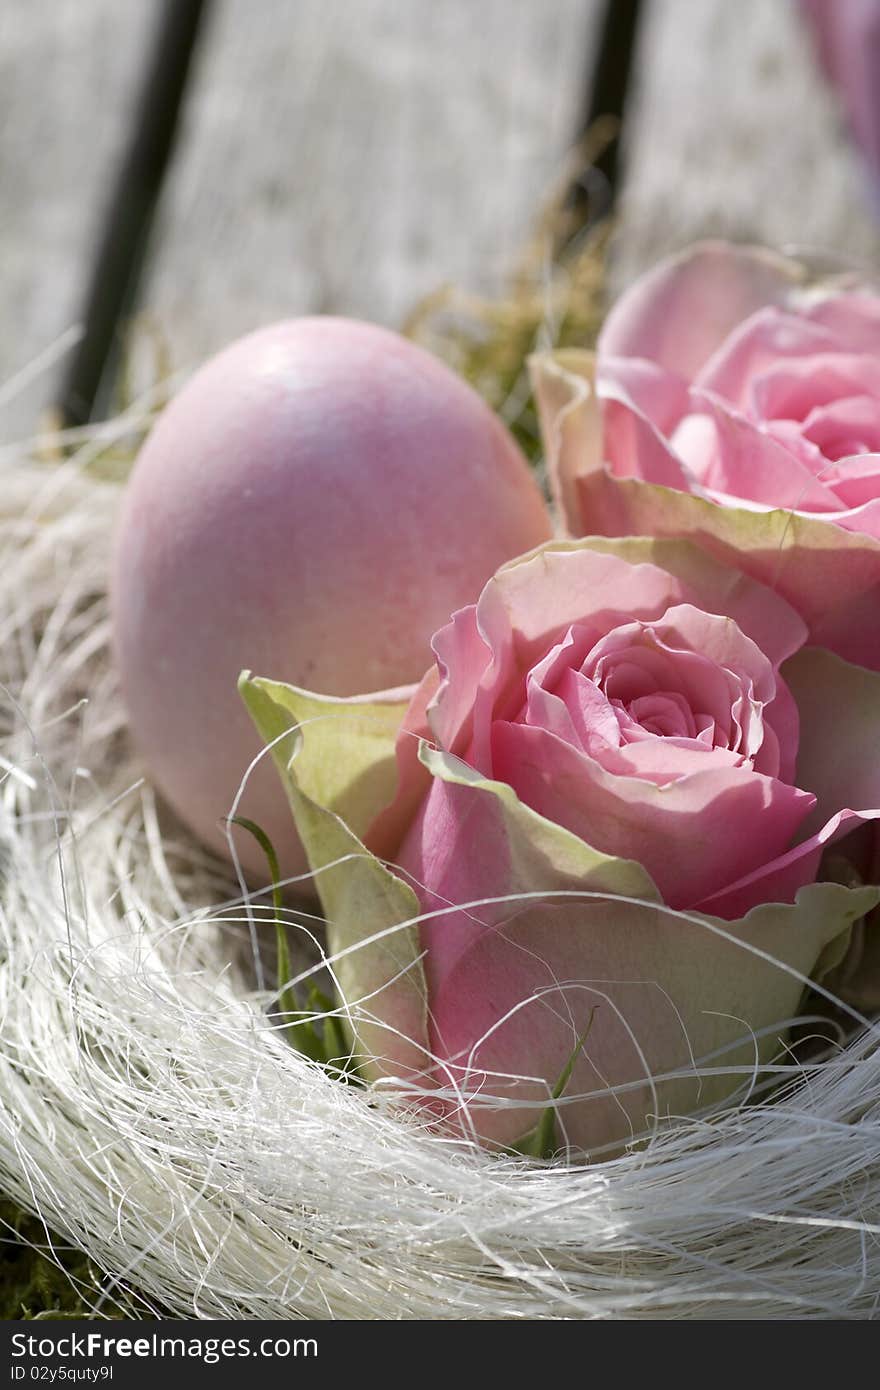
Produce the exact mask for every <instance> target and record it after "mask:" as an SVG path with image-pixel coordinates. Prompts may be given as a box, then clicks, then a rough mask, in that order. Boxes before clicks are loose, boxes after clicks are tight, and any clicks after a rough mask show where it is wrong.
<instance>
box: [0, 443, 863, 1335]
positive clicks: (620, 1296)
mask: <svg viewBox="0 0 880 1390" xmlns="http://www.w3.org/2000/svg"><path fill="white" fill-rule="evenodd" d="M119 428H120V429H122V428H123V426H120V427H119ZM83 464H84V451H83V455H81V456H80V457H79V458H78V459H77V460H76V461H75V462H74V463H73V464H65V465H63V466H61V467H58V468H54V469H50V468H46V467H42V468H41V467H39V466H36V465H34V464H33V463H31V462H30V461H29V460H28V458H27V454H26V451H24V450H22V451H20V452H19V453H18V454H16V452H15V451H6V453H5V455H4V457H3V461H2V493H0V514H2V515H0V544H2V565H0V680H2V683H3V689H2V699H0V755H2V759H3V762H2V766H0V777H2V779H3V780H2V789H0V849H2V860H0V866H2V884H0V1009H2V1013H0V1018H2V1024H0V1039H2V1042H0V1054H2V1055H0V1188H2V1189H3V1190H5V1192H6V1193H8V1194H9V1195H10V1196H12V1197H14V1198H15V1200H16V1201H18V1202H19V1203H20V1204H21V1205H23V1206H24V1207H26V1208H28V1209H30V1210H32V1211H33V1212H35V1213H38V1214H39V1216H40V1217H41V1218H42V1219H43V1220H44V1221H45V1224H46V1227H47V1232H48V1231H51V1232H55V1233H57V1234H59V1235H61V1236H62V1237H63V1238H65V1239H66V1240H67V1241H70V1242H72V1243H73V1244H75V1245H76V1246H78V1247H80V1248H81V1249H82V1250H83V1251H85V1252H86V1253H87V1254H88V1255H89V1256H90V1257H91V1259H92V1260H93V1261H94V1263H95V1264H96V1265H97V1266H98V1267H99V1268H100V1269H101V1270H102V1271H103V1272H104V1275H105V1278H104V1281H103V1286H102V1289H101V1290H100V1291H98V1292H96V1291H95V1290H91V1291H84V1296H85V1297H86V1299H87V1301H88V1302H89V1303H90V1304H91V1306H92V1307H93V1309H94V1310H95V1311H96V1312H98V1313H100V1312H112V1311H113V1310H114V1308H115V1307H116V1306H117V1304H118V1301H119V1300H120V1298H122V1297H123V1296H124V1295H125V1294H126V1293H128V1295H129V1297H133V1298H134V1300H135V1302H134V1307H135V1309H136V1310H139V1311H140V1312H141V1313H143V1314H144V1315H147V1316H148V1315H150V1313H151V1312H154V1311H156V1310H168V1311H170V1312H172V1313H174V1314H177V1315H182V1316H198V1317H205V1318H214V1317H233V1318H277V1317H288V1318H383V1319H389V1318H400V1317H404V1318H484V1319H485V1318H490V1319H497V1318H530V1319H532V1318H593V1317H623V1318H638V1317H665V1318H681V1317H687V1318H694V1317H743V1316H746V1317H769V1318H774V1317H791V1316H797V1315H800V1316H813V1317H827V1316H847V1317H870V1316H871V1315H872V1314H873V1313H874V1311H875V1308H876V1306H877V1303H878V1295H880V1240H878V1236H880V1049H878V1048H877V1045H876V1044H877V1037H878V1032H877V1031H875V1032H874V1034H873V1035H872V1034H871V1033H870V1032H868V1033H865V1032H864V1031H863V1032H862V1033H861V1035H860V1036H859V1037H858V1038H856V1039H855V1040H853V1041H851V1042H850V1043H849V1045H848V1046H846V1047H845V1048H841V1049H840V1050H839V1051H837V1052H836V1053H835V1054H834V1055H833V1056H832V1058H831V1059H830V1060H828V1061H827V1062H825V1063H824V1064H823V1065H822V1066H821V1067H811V1068H810V1069H809V1071H803V1070H801V1069H799V1068H798V1067H797V1066H795V1065H792V1067H791V1069H790V1070H791V1076H790V1079H789V1082H788V1083H787V1084H788V1090H787V1091H786V1092H785V1094H784V1095H783V1096H782V1098H778V1097H777V1098H776V1099H775V1100H772V1101H766V1102H762V1103H755V1102H754V1098H752V1101H751V1103H748V1104H745V1105H743V1106H741V1107H739V1108H736V1109H733V1110H730V1111H728V1112H727V1113H726V1114H724V1115H722V1116H721V1117H716V1118H714V1119H712V1120H711V1121H709V1122H707V1121H705V1120H691V1121H682V1122H681V1123H680V1124H679V1125H678V1126H673V1127H669V1128H666V1129H665V1130H663V1131H661V1132H658V1134H657V1135H656V1136H655V1138H654V1140H653V1141H652V1142H651V1144H650V1145H649V1146H648V1147H647V1148H643V1149H641V1150H638V1151H634V1152H632V1153H631V1154H629V1155H627V1156H625V1157H622V1158H618V1159H616V1160H613V1161H609V1162H606V1163H602V1164H597V1165H595V1166H593V1167H567V1168H566V1167H564V1166H555V1167H549V1166H543V1167H542V1166H536V1165H529V1164H527V1163H526V1162H524V1161H523V1162H520V1161H519V1160H514V1159H507V1158H501V1159H499V1158H497V1157H492V1156H490V1155H488V1154H485V1153H482V1152H480V1151H478V1150H474V1149H468V1148H466V1147H464V1146H461V1145H459V1146H455V1145H452V1144H450V1143H449V1142H444V1141H443V1140H442V1139H441V1138H439V1137H437V1136H436V1135H431V1134H430V1133H428V1132H426V1131H425V1130H424V1129H423V1128H421V1127H419V1126H418V1125H417V1124H415V1123H414V1122H413V1121H412V1120H411V1119H410V1120H409V1121H407V1122H404V1121H402V1120H401V1119H399V1118H397V1117H396V1116H395V1114H394V1111H393V1109H392V1107H391V1105H390V1104H389V1101H388V1099H387V1097H385V1096H384V1095H382V1094H378V1095H376V1096H371V1095H370V1093H369V1092H365V1091H362V1090H358V1089H356V1088H352V1087H348V1086H345V1085H343V1084H340V1083H339V1082H336V1081H333V1080H331V1079H330V1078H329V1077H328V1076H327V1075H325V1074H324V1073H323V1072H322V1071H321V1070H320V1069H319V1068H318V1067H315V1066H312V1065H311V1064H310V1063H308V1062H306V1061H304V1060H303V1059H301V1058H300V1057H299V1055H298V1054H296V1053H295V1052H294V1051H293V1050H292V1049H291V1048H290V1046H288V1045H287V1043H286V1042H285V1041H284V1040H283V1038H282V1037H281V1036H280V1035H279V1034H278V1033H277V1032H275V1031H273V1028H272V1026H271V1022H270V1020H269V1019H268V1017H267V1003H268V1002H269V999H270V996H269V994H268V993H266V992H262V993H261V992H259V991H258V990H257V989H256V987H255V984H254V967H253V955H252V952H251V948H250V941H251V931H252V929H253V926H254V919H255V913H256V914H257V915H259V911H260V909H259V907H257V908H253V907H248V905H247V903H243V902H242V900H241V899H240V898H238V899H237V900H236V898H235V896H234V895H235V891H236V890H235V888H234V886H233V887H230V882H229V881H227V879H226V878H225V877H224V871H223V870H222V869H221V868H218V867H217V866H216V865H214V864H213V862H212V861H210V860H209V859H208V858H207V857H206V856H205V855H203V854H201V853H200V851H199V850H198V849H197V848H196V847H195V846H194V845H193V844H192V843H190V842H189V841H188V840H187V839H186V837H185V836H184V835H183V834H182V833H181V832H179V831H178V830H177V829H174V828H172V829H169V828H168V826H166V825H165V824H164V820H163V817H162V815H161V813H159V812H157V807H156V803H155V801H154V798H153V796H152V794H151V792H150V790H149V787H148V786H146V785H145V784H143V783H142V782H141V781H140V778H141V769H140V767H139V766H138V763H137V760H136V758H135V757H134V755H133V753H132V751H131V750H130V748H129V744H128V740H127V738H126V730H125V720H124V713H123V710H122V707H121V704H120V701H119V697H118V694H117V689H116V684H115V681H114V677H113V672H112V669H111V666H110V662H109V659H108V650H107V637H108V623H107V605H106V595H105V576H106V557H107V551H108V538H109V532H110V527H111V520H112V514H113V510H114V506H115V502H116V495H117V494H116V490H115V489H114V488H113V487H111V486H109V485H106V484H101V483H100V482H96V481H94V480H91V479H90V478H89V476H88V475H87V474H86V472H84V469H83ZM161 827H164V838H163V829H162V828H161ZM232 882H233V884H234V880H232ZM224 899H225V902H224Z"/></svg>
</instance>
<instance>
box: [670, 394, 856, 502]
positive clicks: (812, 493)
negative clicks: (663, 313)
mask: <svg viewBox="0 0 880 1390" xmlns="http://www.w3.org/2000/svg"><path fill="white" fill-rule="evenodd" d="M692 398H693V402H694V408H695V409H696V410H697V411H701V412H703V413H705V414H708V415H710V416H711V417H712V420H713V422H714V424H715V428H716V431H717V446H716V449H715V451H714V452H713V453H712V455H710V457H709V459H708V460H707V463H708V467H707V469H706V471H705V472H704V473H702V474H701V475H700V482H701V483H703V484H704V485H705V486H706V487H710V488H713V489H714V490H716V491H718V492H723V493H726V494H727V495H728V496H730V497H744V498H748V499H749V500H751V501H753V502H760V503H761V504H762V505H764V506H772V507H791V508H792V509H795V510H800V511H815V512H834V511H843V504H842V502H840V500H839V499H838V498H837V497H835V495H834V493H833V492H832V491H831V490H830V488H827V487H825V486H824V484H823V483H821V482H820V481H819V479H818V478H816V477H815V475H814V474H812V473H811V472H809V470H808V469H806V468H804V466H803V465H802V464H801V463H800V461H799V460H798V459H797V458H796V457H795V455H794V454H792V453H790V452H789V450H788V449H785V448H783V447H782V445H781V444H778V443H777V442H776V440H774V439H772V438H771V437H770V436H769V435H767V434H765V433H763V432H762V431H761V430H760V429H759V428H758V427H757V426H756V425H755V424H754V423H753V422H752V421H751V420H748V419H746V417H745V416H744V415H740V414H739V413H738V412H737V411H735V410H732V409H731V408H730V407H729V406H728V405H727V404H726V403H725V402H724V401H722V400H720V399H719V398H718V397H717V396H713V395H711V394H710V393H709V392H701V391H694V392H693V393H692Z"/></svg>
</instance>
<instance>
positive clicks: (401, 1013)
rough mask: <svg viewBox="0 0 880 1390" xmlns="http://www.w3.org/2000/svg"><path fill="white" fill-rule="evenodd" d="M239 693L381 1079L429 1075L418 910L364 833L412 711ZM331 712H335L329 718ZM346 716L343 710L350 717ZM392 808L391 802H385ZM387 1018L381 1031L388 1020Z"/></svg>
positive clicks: (280, 693)
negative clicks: (279, 787) (271, 769)
mask: <svg viewBox="0 0 880 1390" xmlns="http://www.w3.org/2000/svg"><path fill="white" fill-rule="evenodd" d="M239 690H240V692H241V695H242V698H243V699H244V701H245V704H246V705H247V708H248V710H249V712H250V714H251V717H252V719H253V721H254V723H255V724H256V726H257V729H258V731H259V732H260V734H261V735H262V737H263V738H264V739H265V740H266V742H267V743H271V744H272V745H273V746H272V755H273V757H274V759H275V763H276V765H277V767H278V769H279V772H280V773H281V777H282V780H283V783H284V787H285V790H286V792H287V795H288V798H289V800H290V805H291V810H292V812H293V818H294V821H295V823H296V829H297V831H298V833H299V835H300V838H301V839H302V842H303V845H304V846H305V850H306V854H307V855H308V859H309V864H310V865H311V868H312V871H313V872H314V874H315V876H316V878H315V886H316V888H317V890H318V893H319V896H320V899H321V905H322V907H323V909H324V913H325V915H326V918H327V938H328V946H329V954H330V957H331V965H332V968H333V970H334V973H335V975H336V978H337V980H338V981H339V986H340V991H341V994H342V997H343V999H344V1000H345V1003H346V1006H347V1011H348V1017H349V1022H350V1024H351V1026H352V1029H353V1032H354V1034H355V1039H356V1045H357V1047H358V1048H359V1050H360V1051H361V1052H363V1054H364V1055H365V1056H366V1057H367V1058H368V1063H367V1065H366V1067H365V1068H364V1070H365V1072H366V1073H367V1074H372V1075H374V1076H376V1075H378V1076H382V1075H399V1074H401V1073H402V1072H411V1071H421V1070H422V1069H423V1068H424V1065H425V1049H426V1047H427V1028H426V992H425V980H424V974H423V971H422V966H421V960H420V948H419V939H418V930H417V927H416V926H415V925H414V923H415V919H416V918H417V917H418V914H419V904H418V901H417V899H416V896H415V894H414V893H413V891H412V889H411V888H409V887H408V886H407V885H406V884H405V883H403V882H402V881H401V880H400V879H399V878H397V877H396V876H395V875H394V874H392V873H391V872H390V871H389V870H388V869H386V868H385V867H384V865H383V864H381V863H380V861H379V860H378V859H377V858H376V857H375V856H374V855H373V854H371V853H370V852H369V851H368V850H367V849H366V847H365V846H364V844H363V843H362V841H361V839H360V838H359V836H358V833H357V831H358V830H360V832H361V833H363V831H364V830H365V829H366V828H367V826H368V825H369V823H370V821H371V820H372V819H373V816H374V815H375V813H376V810H377V799H378V804H379V805H383V804H387V802H388V801H390V800H391V797H392V796H393V794H394V789H395V784H396V776H397V773H396V764H395V761H394V735H395V733H396V731H397V727H398V725H399V723H400V720H401V718H402V717H403V712H404V711H405V708H406V703H407V702H406V701H403V702H402V703H403V708H401V702H399V701H398V702H397V703H396V704H395V702H394V701H393V700H391V699H389V700H388V701H387V702H384V701H381V700H380V701H377V700H376V699H375V697H373V698H372V700H371V701H328V700H327V699H326V698H324V697H321V696H315V695H310V694H309V693H308V692H305V691H300V690H296V689H294V688H293V687H292V686H286V685H282V684H280V683H279V682H276V681H268V680H262V679H253V678H251V677H250V676H249V674H248V673H244V674H243V675H242V677H241V679H240V681H239ZM328 707H329V708H328ZM340 707H343V708H340ZM382 798H384V800H382ZM380 1020H381V1021H380Z"/></svg>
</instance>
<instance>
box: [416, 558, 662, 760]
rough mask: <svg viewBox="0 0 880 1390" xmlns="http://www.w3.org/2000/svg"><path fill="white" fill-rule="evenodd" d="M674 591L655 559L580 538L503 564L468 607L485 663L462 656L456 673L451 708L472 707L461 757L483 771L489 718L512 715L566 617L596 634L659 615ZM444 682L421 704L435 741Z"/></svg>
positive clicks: (442, 723)
mask: <svg viewBox="0 0 880 1390" xmlns="http://www.w3.org/2000/svg"><path fill="white" fill-rule="evenodd" d="M679 597H680V589H679V585H678V583H677V581H676V580H675V578H674V577H673V576H671V575H669V574H668V573H666V572H665V571H663V570H661V569H659V568H658V567H657V566H655V565H651V564H642V565H632V564H630V563H628V562H627V561H626V560H623V559H622V558H620V557H619V556H617V555H614V554H612V553H607V552H602V551H598V550H593V549H591V548H589V547H588V546H583V545H581V546H566V545H561V546H557V545H554V544H553V543H552V542H551V544H550V545H548V546H542V547H541V548H540V549H539V550H536V551H534V552H532V554H531V555H526V556H523V557H522V558H521V559H519V560H514V561H512V562H511V563H510V564H508V565H505V566H504V567H503V568H502V569H500V570H499V571H498V573H497V574H496V575H495V577H494V578H493V579H491V580H490V581H489V583H488V584H487V585H486V587H485V588H484V590H483V592H482V594H481V595H480V598H479V602H478V604H477V610H476V623H477V627H478V629H479V632H480V634H481V636H482V639H483V641H484V642H485V643H486V644H487V646H488V647H489V649H490V650H491V653H492V659H491V664H490V665H489V666H488V667H486V668H485V669H483V670H477V669H476V666H474V668H473V669H471V668H469V667H467V666H466V664H465V662H464V661H463V662H462V665H461V669H460V670H458V671H457V675H456V684H455V692H454V699H455V701H456V702H457V703H456V709H458V708H467V704H468V702H470V705H471V706H472V708H473V723H472V739H473V741H472V744H471V745H470V747H469V749H468V752H467V758H468V761H469V762H470V763H472V764H473V765H474V766H475V767H479V768H480V769H481V770H483V771H484V772H488V771H489V769H490V767H491V763H490V760H489V759H490V749H489V730H490V725H491V721H492V719H493V718H494V717H496V716H498V715H499V714H500V716H501V717H502V718H516V717H517V715H518V714H519V712H520V709H521V707H522V704H523V701H524V698H525V678H526V675H527V673H528V671H529V670H530V669H531V668H532V667H533V666H534V665H535V663H536V662H537V661H539V660H540V659H541V658H542V657H543V656H544V655H545V654H546V652H547V648H548V646H550V645H551V644H553V643H555V642H556V641H558V640H559V638H561V637H562V635H563V634H564V633H565V632H566V631H567V629H568V628H570V627H571V626H572V624H574V623H577V624H578V626H579V627H583V628H587V627H588V626H589V627H592V628H593V631H594V634H595V637H598V636H599V634H600V633H602V632H605V631H607V630H608V628H610V627H614V626H616V625H617V624H618V623H619V622H620V621H621V620H622V619H626V620H629V619H630V618H631V617H633V616H635V617H645V618H651V617H656V616H659V615H660V614H661V613H663V612H665V610H666V608H667V607H669V605H670V604H671V603H674V602H675V601H676V600H677V599H678V598H679ZM595 637H594V639H593V640H595ZM444 650H446V649H445V648H444ZM451 689H452V685H451V684H444V685H441V687H440V690H439V691H438V694H437V698H436V700H435V702H434V705H433V706H432V708H431V709H430V710H429V717H430V721H431V726H432V728H433V729H434V730H435V732H436V734H437V737H438V742H440V743H441V746H445V737H444V735H445V734H446V732H447V730H448V728H449V727H451V726H453V725H454V723H455V721H447V717H446V706H447V701H448V700H449V699H450V698H451V697H450V694H449V692H450V690H451ZM456 746H458V744H456Z"/></svg>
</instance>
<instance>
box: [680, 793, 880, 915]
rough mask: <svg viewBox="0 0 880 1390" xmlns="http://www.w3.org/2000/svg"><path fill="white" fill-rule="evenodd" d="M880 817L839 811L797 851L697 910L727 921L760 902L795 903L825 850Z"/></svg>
mask: <svg viewBox="0 0 880 1390" xmlns="http://www.w3.org/2000/svg"><path fill="white" fill-rule="evenodd" d="M878 817H880V811H859V812H856V811H850V810H845V811H839V812H838V813H837V815H836V816H832V817H831V820H829V821H828V822H827V824H826V825H824V826H823V827H822V829H821V830H818V831H816V833H815V834H814V835H811V836H809V838H808V839H806V840H804V841H803V842H802V843H801V844H799V845H795V847H794V849H790V850H789V851H788V852H787V853H786V854H782V855H779V856H778V858H775V859H771V860H769V861H768V863H766V864H762V865H761V867H760V868H759V869H755V870H753V872H752V873H750V874H745V875H743V877H742V878H740V879H737V880H736V882H734V883H731V884H728V886H727V887H726V888H722V889H720V890H719V891H718V892H717V893H712V894H710V895H709V896H708V897H706V898H704V899H703V900H702V902H700V903H698V904H697V910H698V911H700V912H714V913H715V915H716V916H718V917H724V918H728V917H738V916H742V915H743V914H744V913H746V912H750V911H751V910H752V908H754V907H758V906H759V905H760V904H761V903H768V902H769V903H791V902H794V900H795V898H796V896H797V894H798V893H799V892H800V891H801V889H802V888H803V887H804V885H806V884H810V883H812V882H813V881H814V879H815V877H816V874H817V873H818V870H819V863H820V860H821V858H822V855H823V854H824V853H825V851H826V849H828V847H829V846H830V845H833V844H834V843H835V842H836V841H837V840H841V839H842V838H843V837H844V836H845V835H849V834H850V833H851V832H852V831H853V830H854V829H855V828H856V827H857V826H859V825H863V824H865V822H867V821H873V820H876V819H877V818H878Z"/></svg>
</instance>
